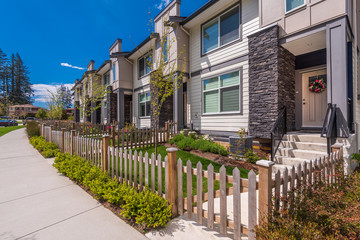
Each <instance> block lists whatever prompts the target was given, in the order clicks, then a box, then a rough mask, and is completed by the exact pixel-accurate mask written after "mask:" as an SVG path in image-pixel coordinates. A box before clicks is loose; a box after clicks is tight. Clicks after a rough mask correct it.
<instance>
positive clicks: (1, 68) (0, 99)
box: [0, 49, 9, 115]
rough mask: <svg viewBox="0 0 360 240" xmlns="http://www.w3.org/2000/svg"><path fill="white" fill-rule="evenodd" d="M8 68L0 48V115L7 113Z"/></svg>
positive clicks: (4, 55) (7, 61) (7, 62)
mask: <svg viewBox="0 0 360 240" xmlns="http://www.w3.org/2000/svg"><path fill="white" fill-rule="evenodd" d="M8 69H9V60H8V59H7V56H6V54H5V53H4V52H3V51H2V50H1V49H0V115H6V114H7V105H8V93H9V84H8V76H9V74H8Z"/></svg>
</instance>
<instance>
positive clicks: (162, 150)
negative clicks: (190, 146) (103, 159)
mask: <svg viewBox="0 0 360 240" xmlns="http://www.w3.org/2000/svg"><path fill="white" fill-rule="evenodd" d="M136 150H137V152H138V153H139V152H140V151H142V153H143V157H144V156H145V152H147V153H148V154H149V161H150V158H151V154H152V153H154V152H155V147H148V148H137V149H136ZM133 151H135V150H133ZM158 154H160V155H161V156H162V160H164V158H165V156H166V155H167V152H166V147H164V146H159V147H158ZM179 158H181V159H182V160H183V165H184V166H186V162H187V161H188V160H190V162H191V165H192V167H193V168H196V164H197V163H198V162H201V164H202V166H203V170H207V168H208V166H209V165H210V164H212V165H213V167H214V172H216V173H218V172H219V170H220V168H221V165H220V164H218V163H215V162H212V161H210V160H208V159H205V158H202V157H199V156H196V155H194V154H191V153H189V152H186V151H181V150H179V151H177V159H179ZM144 165H145V164H143V171H144V172H145V166H144ZM110 167H115V166H110ZM137 169H138V171H137V172H138V174H137V175H139V166H138V167H137ZM233 169H234V167H226V173H227V175H232V171H233ZM239 170H240V176H241V177H242V178H247V176H248V173H249V170H246V169H240V168H239ZM157 172H158V170H157V167H155V189H156V190H157V186H158V184H157V178H158V177H157ZM132 175H134V166H132ZM144 175H145V174H144ZM123 176H124V174H123ZM161 177H162V192H163V193H165V169H164V168H163V169H162V176H161ZM186 177H187V174H186V173H184V174H183V193H184V194H183V195H184V197H186V195H187V191H186V189H187V184H186ZM149 178H150V179H149V187H150V188H151V166H150V165H149ZM132 179H134V176H133V177H132ZM138 179H139V177H138ZM143 184H144V185H145V177H144V179H143ZM196 185H197V178H196V176H194V175H193V176H192V194H193V195H196V194H197V191H196ZM231 186H232V185H231V184H227V187H231ZM207 188H208V186H207V178H203V192H204V193H205V192H207V190H208V189H207ZM214 189H215V190H219V189H220V183H219V181H214Z"/></svg>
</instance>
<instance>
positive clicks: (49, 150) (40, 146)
mask: <svg viewBox="0 0 360 240" xmlns="http://www.w3.org/2000/svg"><path fill="white" fill-rule="evenodd" d="M30 144H31V145H33V146H34V147H35V148H36V149H37V150H39V151H41V153H42V154H43V156H44V157H45V158H52V157H55V156H56V155H57V154H58V153H60V150H59V149H58V146H57V145H56V144H55V143H51V142H47V141H46V140H45V138H44V137H43V136H37V137H36V136H35V137H32V138H30Z"/></svg>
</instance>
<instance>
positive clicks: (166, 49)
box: [162, 38, 169, 62]
mask: <svg viewBox="0 0 360 240" xmlns="http://www.w3.org/2000/svg"><path fill="white" fill-rule="evenodd" d="M162 54H163V56H164V62H167V61H168V58H169V57H168V40H167V38H166V39H165V41H164V46H163V50H162Z"/></svg>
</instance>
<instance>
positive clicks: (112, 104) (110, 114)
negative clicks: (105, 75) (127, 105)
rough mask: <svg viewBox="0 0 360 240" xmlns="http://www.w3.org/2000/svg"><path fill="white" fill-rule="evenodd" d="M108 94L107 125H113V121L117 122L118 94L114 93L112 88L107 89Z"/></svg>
mask: <svg viewBox="0 0 360 240" xmlns="http://www.w3.org/2000/svg"><path fill="white" fill-rule="evenodd" d="M107 91H108V93H107V94H106V102H107V123H108V124H111V123H112V122H113V121H116V120H117V112H116V104H117V100H116V94H115V93H113V91H112V86H108V87H107Z"/></svg>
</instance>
